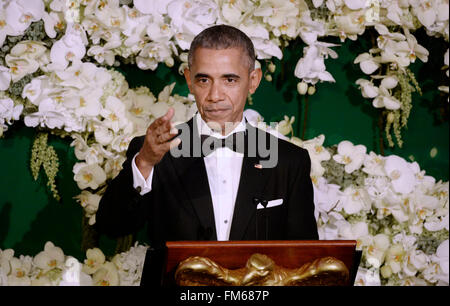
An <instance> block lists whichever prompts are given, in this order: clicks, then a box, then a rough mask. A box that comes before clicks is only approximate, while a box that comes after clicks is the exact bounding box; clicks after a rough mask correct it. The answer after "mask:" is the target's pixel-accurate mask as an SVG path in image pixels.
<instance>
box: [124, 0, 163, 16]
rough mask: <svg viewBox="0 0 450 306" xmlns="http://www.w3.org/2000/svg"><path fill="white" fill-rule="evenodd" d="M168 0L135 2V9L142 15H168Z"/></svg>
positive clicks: (139, 0)
mask: <svg viewBox="0 0 450 306" xmlns="http://www.w3.org/2000/svg"><path fill="white" fill-rule="evenodd" d="M169 2H170V1H167V0H152V1H148V0H133V4H134V7H135V8H136V9H137V10H139V12H141V13H142V14H151V15H155V14H158V15H163V14H167V5H168V4H169Z"/></svg>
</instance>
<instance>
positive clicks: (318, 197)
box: [313, 177, 342, 224]
mask: <svg viewBox="0 0 450 306" xmlns="http://www.w3.org/2000/svg"><path fill="white" fill-rule="evenodd" d="M313 188H314V204H315V210H314V216H315V218H316V220H319V218H320V219H321V220H322V222H323V223H324V224H326V223H327V222H328V221H329V216H328V214H329V213H330V212H331V211H332V210H333V209H334V208H335V207H336V205H337V204H338V202H339V199H340V197H341V194H342V193H341V191H340V190H339V189H340V186H339V185H335V184H329V183H328V182H327V181H326V179H325V178H324V177H319V178H318V179H317V181H316V182H315V183H314V184H313Z"/></svg>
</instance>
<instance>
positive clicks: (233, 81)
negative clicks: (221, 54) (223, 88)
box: [226, 78, 236, 84]
mask: <svg viewBox="0 0 450 306" xmlns="http://www.w3.org/2000/svg"><path fill="white" fill-rule="evenodd" d="M226 82H227V83H229V84H234V83H236V79H235V78H227V79H226Z"/></svg>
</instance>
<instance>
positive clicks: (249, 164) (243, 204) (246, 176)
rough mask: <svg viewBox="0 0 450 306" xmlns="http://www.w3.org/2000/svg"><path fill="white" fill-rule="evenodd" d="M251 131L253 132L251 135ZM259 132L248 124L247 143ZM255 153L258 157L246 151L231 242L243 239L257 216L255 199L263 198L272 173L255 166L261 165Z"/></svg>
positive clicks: (269, 170)
mask: <svg viewBox="0 0 450 306" xmlns="http://www.w3.org/2000/svg"><path fill="white" fill-rule="evenodd" d="M249 131H251V132H250V133H249ZM257 131H259V130H258V129H256V128H255V127H253V126H251V125H250V124H249V123H247V134H246V136H247V138H246V142H247V143H248V135H249V134H250V135H256V132H257ZM252 133H254V134H252ZM256 146H257V144H256ZM255 153H256V156H254V155H255V154H249V150H246V153H245V156H244V159H243V161H242V169H241V177H240V180H239V188H238V193H237V196H236V202H235V206H234V213H233V222H232V224H231V230H230V237H229V240H242V239H243V237H244V234H245V232H246V230H247V227H248V224H249V222H250V220H251V218H252V217H253V216H254V215H255V214H256V204H255V203H254V201H253V199H254V198H255V197H257V198H262V196H261V195H262V191H263V189H264V187H265V185H266V183H267V180H268V178H269V176H270V173H271V172H272V169H270V168H269V169H268V168H262V169H261V168H259V167H258V166H257V167H255V165H258V164H260V156H259V154H258V150H256V152H255ZM252 155H253V156H252ZM255 239H256V238H255Z"/></svg>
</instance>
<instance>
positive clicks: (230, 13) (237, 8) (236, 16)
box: [220, 0, 251, 26]
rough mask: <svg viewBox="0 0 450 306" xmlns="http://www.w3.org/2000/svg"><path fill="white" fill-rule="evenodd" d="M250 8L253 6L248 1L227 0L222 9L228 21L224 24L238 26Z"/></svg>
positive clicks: (223, 15)
mask: <svg viewBox="0 0 450 306" xmlns="http://www.w3.org/2000/svg"><path fill="white" fill-rule="evenodd" d="M250 8H251V4H250V3H249V1H248V0H237V1H236V0H225V1H223V3H222V6H221V7H220V13H221V14H222V17H223V19H224V20H225V21H226V22H224V23H227V24H230V25H234V26H238V25H239V23H241V21H242V19H243V18H244V17H245V13H246V12H247V11H248V10H249V9H250Z"/></svg>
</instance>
